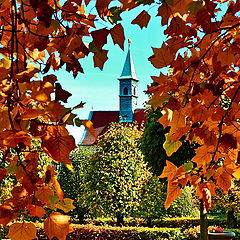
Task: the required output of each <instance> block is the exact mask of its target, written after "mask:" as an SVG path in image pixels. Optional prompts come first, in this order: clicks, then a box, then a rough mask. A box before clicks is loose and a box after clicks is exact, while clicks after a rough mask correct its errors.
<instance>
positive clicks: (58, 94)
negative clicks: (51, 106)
mask: <svg viewBox="0 0 240 240" xmlns="http://www.w3.org/2000/svg"><path fill="white" fill-rule="evenodd" d="M55 86H56V90H55V101H58V100H61V101H63V102H65V103H67V99H68V98H69V97H71V96H72V94H71V93H69V92H68V91H65V90H64V89H62V86H61V84H60V83H56V84H55Z"/></svg>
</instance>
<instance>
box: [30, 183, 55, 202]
mask: <svg viewBox="0 0 240 240" xmlns="http://www.w3.org/2000/svg"><path fill="white" fill-rule="evenodd" d="M53 195H54V192H53V190H52V189H50V188H49V187H48V186H43V187H38V189H37V191H36V193H35V196H36V198H37V199H38V200H40V201H41V202H42V203H45V204H49V203H50V198H49V196H53Z"/></svg>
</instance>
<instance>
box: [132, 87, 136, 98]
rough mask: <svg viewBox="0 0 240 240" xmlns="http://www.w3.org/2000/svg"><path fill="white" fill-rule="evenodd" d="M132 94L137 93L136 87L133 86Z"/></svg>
mask: <svg viewBox="0 0 240 240" xmlns="http://www.w3.org/2000/svg"><path fill="white" fill-rule="evenodd" d="M133 95H134V96H136V95H137V89H136V87H133Z"/></svg>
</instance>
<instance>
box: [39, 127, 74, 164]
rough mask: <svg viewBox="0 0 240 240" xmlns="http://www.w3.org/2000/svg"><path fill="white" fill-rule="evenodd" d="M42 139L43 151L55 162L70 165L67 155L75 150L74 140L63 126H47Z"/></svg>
mask: <svg viewBox="0 0 240 240" xmlns="http://www.w3.org/2000/svg"><path fill="white" fill-rule="evenodd" d="M48 133H49V134H48V135H47V136H45V137H44V138H43V139H42V148H43V150H44V151H45V152H46V153H47V154H48V155H49V156H50V157H51V158H53V159H54V160H55V161H57V162H62V163H64V164H70V163H71V162H70V160H69V154H70V152H71V151H72V150H73V149H74V148H76V144H75V140H74V138H73V137H72V136H71V135H68V132H67V130H66V129H65V128H64V127H63V126H51V127H50V126H49V127H48Z"/></svg>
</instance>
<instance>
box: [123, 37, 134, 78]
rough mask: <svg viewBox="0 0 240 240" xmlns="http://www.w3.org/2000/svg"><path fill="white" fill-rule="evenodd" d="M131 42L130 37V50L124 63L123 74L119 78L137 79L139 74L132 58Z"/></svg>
mask: <svg viewBox="0 0 240 240" xmlns="http://www.w3.org/2000/svg"><path fill="white" fill-rule="evenodd" d="M130 44H131V40H130V39H128V52H127V56H126V60H125V63H124V65H123V70H122V74H121V76H120V78H119V79H125V78H132V79H137V75H136V72H135V67H134V63H133V59H132V54H131V49H130Z"/></svg>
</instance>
